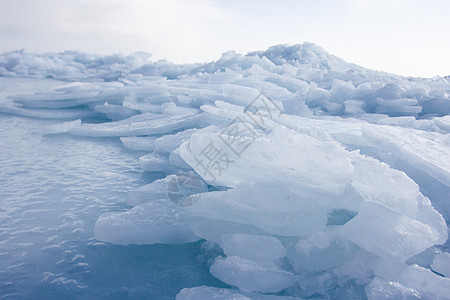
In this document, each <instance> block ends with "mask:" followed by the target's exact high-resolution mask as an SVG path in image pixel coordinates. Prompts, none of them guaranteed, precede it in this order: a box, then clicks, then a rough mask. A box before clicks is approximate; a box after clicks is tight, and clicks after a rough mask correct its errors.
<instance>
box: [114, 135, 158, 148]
mask: <svg viewBox="0 0 450 300" xmlns="http://www.w3.org/2000/svg"><path fill="white" fill-rule="evenodd" d="M157 138H158V137H157V136H131V137H121V138H120V140H121V141H122V143H123V145H124V146H125V147H127V148H129V149H132V150H148V151H153V150H155V141H156V139H157Z"/></svg>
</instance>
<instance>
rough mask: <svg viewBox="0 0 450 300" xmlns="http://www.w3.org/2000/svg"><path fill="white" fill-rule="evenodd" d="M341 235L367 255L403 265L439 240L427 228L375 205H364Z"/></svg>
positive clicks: (434, 230)
mask: <svg viewBox="0 0 450 300" xmlns="http://www.w3.org/2000/svg"><path fill="white" fill-rule="evenodd" d="M341 233H342V235H343V236H344V237H345V238H346V239H348V240H350V241H353V242H354V243H356V244H357V245H358V246H360V247H361V248H363V249H365V250H366V251H368V252H371V253H374V254H376V255H379V256H380V257H383V258H384V259H386V260H388V261H402V262H404V261H406V260H407V259H408V258H410V257H412V256H414V255H416V254H418V253H420V252H422V251H423V250H425V249H427V248H428V247H431V246H433V245H435V244H437V243H438V242H439V240H440V239H441V234H440V233H439V232H438V231H437V230H436V229H435V228H433V227H431V226H430V225H427V224H424V223H422V222H419V221H417V220H414V219H412V218H409V217H406V216H404V215H402V214H400V213H398V212H394V211H392V210H390V209H388V208H386V207H385V206H383V205H381V204H378V203H375V202H364V203H363V204H362V205H361V209H360V211H359V214H358V215H357V216H356V217H354V218H353V219H351V220H350V221H349V222H347V223H346V224H344V225H343V226H342V228H341Z"/></svg>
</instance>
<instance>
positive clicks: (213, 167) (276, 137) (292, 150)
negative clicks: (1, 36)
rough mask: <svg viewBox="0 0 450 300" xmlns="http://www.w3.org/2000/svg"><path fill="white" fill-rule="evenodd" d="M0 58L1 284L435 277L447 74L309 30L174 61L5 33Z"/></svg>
mask: <svg viewBox="0 0 450 300" xmlns="http://www.w3.org/2000/svg"><path fill="white" fill-rule="evenodd" d="M0 76H3V77H1V78H0V113H1V115H2V116H1V118H0V122H2V124H3V127H0V137H2V139H0V142H1V141H3V144H2V148H1V149H2V151H0V154H3V161H2V164H1V165H2V168H0V173H1V174H0V175H2V176H0V178H1V179H0V185H1V190H2V191H4V192H3V194H2V195H1V197H0V198H2V199H3V198H5V197H6V198H5V199H6V200H5V201H6V202H5V201H4V203H3V202H2V210H0V215H1V216H2V220H3V221H4V225H2V226H3V227H2V228H3V229H4V230H6V232H7V240H6V242H0V256H4V257H7V259H6V260H2V262H1V264H2V265H1V267H2V270H5V271H4V272H0V298H2V297H5V296H6V297H9V294H8V293H9V291H10V290H11V286H13V287H14V291H15V292H14V293H15V294H12V295H13V297H14V296H17V295H18V297H17V298H29V297H30V294H27V293H26V292H25V291H26V290H27V289H25V288H23V287H27V286H28V285H30V283H31V285H32V286H35V289H34V290H32V291H31V292H30V293H33V292H34V291H36V290H38V291H39V293H41V292H42V291H46V290H47V289H48V288H50V290H49V292H48V293H44V294H38V295H39V296H41V295H42V297H41V298H71V296H72V295H73V294H75V295H79V297H82V298H92V295H95V296H96V297H100V298H127V297H128V298H155V299H156V298H158V299H159V298H163V299H165V298H167V299H173V298H174V297H175V296H176V295H177V294H178V296H177V298H178V299H214V298H216V299H283V298H285V299H293V298H291V296H292V297H302V298H304V299H316V298H317V299H366V298H368V299H446V298H448V295H449V294H450V284H449V279H448V278H447V276H449V275H450V271H449V261H450V259H449V255H448V247H449V243H448V242H447V238H448V228H447V224H446V221H447V222H449V220H450V208H449V207H450V206H449V205H448V195H449V194H450V165H449V161H450V160H449V153H450V149H449V147H450V140H449V136H448V133H449V132H450V121H449V120H450V119H449V116H448V114H449V113H450V93H449V91H450V84H449V80H448V79H449V78H448V77H446V78H441V77H435V78H429V79H427V78H412V77H410V78H406V77H402V76H397V75H394V74H388V73H384V72H379V71H372V70H368V69H365V68H363V67H360V66H357V65H354V64H349V63H347V62H345V61H343V60H342V59H340V58H337V57H335V56H333V55H330V54H328V53H327V52H326V51H325V50H323V49H322V48H320V47H318V46H316V45H314V44H310V43H305V44H302V45H293V46H288V45H278V46H274V47H271V48H269V49H267V50H266V51H257V52H252V53H248V54H246V55H241V54H237V53H235V52H232V51H231V52H228V53H224V54H223V55H222V57H221V58H220V59H218V60H217V61H213V62H210V63H199V64H186V65H177V64H174V63H171V62H168V61H166V60H161V61H150V60H149V56H148V55H145V54H143V53H135V54H131V55H128V56H126V55H108V56H101V55H91V54H86V53H80V52H75V51H66V52H63V53H48V54H33V53H29V52H26V51H13V52H7V53H3V54H0ZM7 77H11V78H14V79H11V78H7ZM21 77H35V78H41V79H34V80H38V81H37V82H34V83H33V80H31V79H26V80H25V79H23V78H21ZM44 78H46V79H44ZM50 78H58V79H61V80H65V81H66V82H65V83H66V84H64V85H61V84H62V83H63V82H59V81H55V80H54V79H53V80H52V79H50ZM14 115H16V116H14ZM17 116H22V117H28V118H29V119H27V118H22V117H17ZM4 120H6V121H4ZM29 124H32V125H29ZM2 128H4V129H3V130H2ZM30 132H32V133H33V136H32V137H31V138H30ZM22 137H23V138H22ZM19 140H20V142H19ZM10 141H14V143H13V144H11V142H10ZM43 144H45V145H47V146H48V147H49V148H52V147H53V148H54V149H55V150H53V151H49V150H48V151H44V152H43V150H42V145H43ZM71 145H73V146H74V147H71ZM83 145H88V146H85V147H83ZM105 145H109V146H108V147H109V148H108V147H106V146H105ZM100 146H101V147H100ZM61 147H62V148H61ZM98 147H100V148H101V149H104V151H96V150H95V149H97V148H98ZM65 149H71V151H68V150H65ZM49 153H50V154H49ZM74 154H77V155H75V156H74ZM17 157H19V158H20V159H19V160H17ZM53 157H55V159H57V161H53V160H51V159H53ZM0 158H1V157H0ZM10 158H13V160H12V162H10V160H11V159H10ZM50 158H51V159H50ZM46 159H50V162H48V164H43V162H45V161H46ZM102 160H106V163H105V164H103V165H101V167H98V168H97V167H96V166H98V162H99V161H102ZM17 161H19V162H20V163H18V162H17ZM62 166H64V167H62ZM117 166H121V167H120V168H119V169H117ZM123 166H127V168H124V167H123ZM4 170H6V172H7V173H5V174H6V175H5V174H3V173H2V172H5V171H4ZM11 170H15V171H14V172H12V171H11ZM3 175H4V176H3ZM61 176H62V177H61ZM53 178H57V180H58V181H60V182H61V184H59V185H57V186H56V187H55V188H54V189H53V190H51V191H48V192H43V193H42V192H41V191H42V190H44V191H46V187H47V186H48V185H49V184H50V185H51V180H52V179H53ZM127 178H128V179H127ZM130 178H132V179H133V180H131V179H130ZM122 181H123V182H122ZM130 182H132V183H130ZM119 183H120V184H119ZM30 186H31V187H30ZM103 186H104V187H106V188H105V190H107V193H106V194H107V195H106V196H102V197H101V198H97V197H98V196H97V191H98V190H99V189H101V188H102V187H103ZM85 187H89V189H87V188H85ZM22 191H23V192H22ZM66 193H70V195H71V197H70V198H67V197H66V196H65V194H66ZM11 195H14V197H13V196H11ZM23 199H25V200H29V199H33V200H34V202H33V203H26V204H21V203H23V201H25V200H23ZM53 200H54V201H53ZM48 201H52V202H51V203H52V205H51V209H53V210H54V213H52V214H48V213H47V212H48V209H49V208H48V207H46V206H45V204H46V203H47V202H48ZM54 203H57V205H53V204H54ZM20 205H23V207H22V206H20ZM65 205H66V206H68V207H69V206H70V210H65V211H58V209H59V208H60V207H64V206H65ZM18 206H20V207H18ZM16 212H19V213H20V215H18V213H16ZM35 220H36V222H37V223H36V224H34V223H33V222H34V221H35ZM96 220H97V221H96ZM95 221H96V222H95ZM58 222H62V223H63V224H59V223H58ZM94 223H95V225H94ZM28 224H33V227H31V226H28ZM42 228H44V232H45V234H43V235H42V236H41V235H40V234H41V233H42V232H43V229H42ZM45 228H46V229H45ZM47 233H48V234H47ZM57 234H58V236H59V234H60V236H61V239H59V238H58V236H56V235H57ZM93 234H95V237H94V236H93ZM25 237H26V238H25ZM62 237H64V238H62ZM42 241H45V242H42ZM41 243H44V244H43V245H40V244H41ZM16 244H17V245H16ZM129 244H139V245H141V244H151V245H147V246H146V245H142V246H138V245H130V246H127V245H129ZM174 244H176V245H174ZM34 245H40V246H39V247H34ZM115 245H121V246H115ZM35 248H36V249H35ZM37 248H39V249H37ZM58 249H59V250H58ZM74 249H77V251H75V250H74ZM27 253H29V254H27ZM48 254H51V255H48ZM53 254H55V255H53ZM20 257H27V259H28V260H23V259H21V258H20ZM35 257H42V260H43V261H44V260H45V262H51V263H50V264H48V266H47V264H45V267H43V266H38V267H36V268H35V267H34V266H35V265H37V264H38V265H39V262H36V259H33V258H35ZM162 257H166V259H165V260H162V259H161V258H162ZM150 260H151V261H153V262H154V263H153V264H149V261H150ZM68 262H69V263H68ZM415 264H417V265H415ZM175 266H176V267H175ZM34 268H35V269H36V270H35V269H34ZM119 269H120V270H121V271H120V272H117V270H119ZM15 270H17V272H16V271H15ZM83 270H85V271H83ZM105 270H107V271H105ZM24 274H26V275H24ZM28 274H29V275H28ZM129 274H132V276H129ZM114 276H116V278H117V279H116V280H110V278H112V277H114ZM22 278H29V279H25V280H24V281H23V282H24V283H23V284H21V285H18V284H17V283H16V282H17V279H19V280H22ZM92 278H99V279H98V280H92ZM103 278H106V279H103ZM32 281H33V282H32ZM4 282H6V283H4ZM8 282H12V283H11V284H10V283H8ZM36 282H38V283H36ZM69 285H70V286H71V287H70V288H69V287H68V286H69ZM86 287H88V288H86ZM69 289H72V290H70V291H69ZM3 291H5V292H3ZM33 295H34V294H33ZM49 295H50V296H49Z"/></svg>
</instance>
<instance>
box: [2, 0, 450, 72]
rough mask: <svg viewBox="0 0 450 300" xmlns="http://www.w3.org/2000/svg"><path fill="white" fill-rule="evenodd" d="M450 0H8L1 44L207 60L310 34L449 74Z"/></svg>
mask: <svg viewBox="0 0 450 300" xmlns="http://www.w3.org/2000/svg"><path fill="white" fill-rule="evenodd" d="M449 33H450V0H277V1H276V0H272V1H269V0H259V1H257V0H0V52H3V51H10V50H15V49H22V48H25V49H27V50H30V51H39V52H42V51H45V52H54V51H63V50H81V51H86V52H95V53H113V52H122V53H130V52H134V51H146V52H150V53H152V54H153V59H162V58H167V59H169V60H171V61H174V62H177V63H181V62H204V61H211V60H215V59H218V58H219V57H220V55H221V53H223V52H225V51H228V50H236V51H237V52H240V53H247V52H249V51H254V50H265V49H266V48H267V47H269V46H271V45H276V44H297V43H302V42H304V41H309V42H313V43H316V44H317V45H319V46H322V47H323V48H324V49H325V50H327V51H328V52H330V53H332V54H334V55H337V56H339V57H341V58H343V59H345V60H347V61H349V62H353V63H357V64H359V65H362V66H365V67H369V68H372V69H378V70H384V71H388V72H392V73H397V74H402V75H410V76H422V77H431V76H434V75H441V76H445V75H450V55H449V54H450V38H449V37H450V34H449Z"/></svg>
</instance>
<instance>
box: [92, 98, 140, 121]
mask: <svg viewBox="0 0 450 300" xmlns="http://www.w3.org/2000/svg"><path fill="white" fill-rule="evenodd" d="M94 110H95V111H97V112H99V113H103V114H105V115H106V116H107V117H108V119H111V120H113V121H117V120H122V119H126V118H129V117H131V116H134V115H136V114H138V111H137V110H134V109H130V108H126V107H123V106H122V105H115V104H109V103H108V102H105V104H103V105H96V106H95V108H94Z"/></svg>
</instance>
